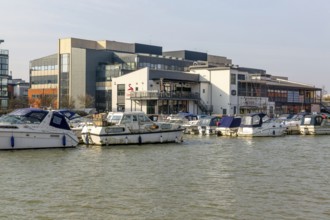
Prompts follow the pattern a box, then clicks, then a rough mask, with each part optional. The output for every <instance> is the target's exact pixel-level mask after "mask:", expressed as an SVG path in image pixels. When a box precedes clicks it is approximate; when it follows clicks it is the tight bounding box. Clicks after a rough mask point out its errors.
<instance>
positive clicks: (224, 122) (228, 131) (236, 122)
mask: <svg viewBox="0 0 330 220" xmlns="http://www.w3.org/2000/svg"><path fill="white" fill-rule="evenodd" d="M241 120H242V119H241V118H240V117H234V116H224V117H223V118H222V119H221V121H220V125H219V127H217V128H216V129H215V130H216V133H217V135H218V136H237V131H238V128H239V126H240V125H241Z"/></svg>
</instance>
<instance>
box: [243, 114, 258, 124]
mask: <svg viewBox="0 0 330 220" xmlns="http://www.w3.org/2000/svg"><path fill="white" fill-rule="evenodd" d="M259 121H260V117H259V115H254V116H244V117H243V118H242V121H241V125H258V124H259Z"/></svg>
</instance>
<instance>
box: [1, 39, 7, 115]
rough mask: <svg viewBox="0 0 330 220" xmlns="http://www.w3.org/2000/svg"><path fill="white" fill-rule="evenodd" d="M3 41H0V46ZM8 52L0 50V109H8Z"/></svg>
mask: <svg viewBox="0 0 330 220" xmlns="http://www.w3.org/2000/svg"><path fill="white" fill-rule="evenodd" d="M3 42H4V40H0V45H1V43H3ZM8 66H9V51H8V50H5V49H1V48H0V109H7V108H8V77H9V72H8Z"/></svg>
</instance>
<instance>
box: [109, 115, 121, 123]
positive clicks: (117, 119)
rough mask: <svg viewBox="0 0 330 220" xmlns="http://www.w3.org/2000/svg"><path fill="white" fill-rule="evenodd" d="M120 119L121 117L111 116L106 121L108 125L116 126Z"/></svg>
mask: <svg viewBox="0 0 330 220" xmlns="http://www.w3.org/2000/svg"><path fill="white" fill-rule="evenodd" d="M121 118H122V115H112V116H111V117H110V119H109V120H108V121H109V122H110V123H114V124H118V123H119V122H120V120H121Z"/></svg>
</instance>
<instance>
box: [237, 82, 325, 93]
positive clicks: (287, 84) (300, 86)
mask: <svg viewBox="0 0 330 220" xmlns="http://www.w3.org/2000/svg"><path fill="white" fill-rule="evenodd" d="M239 82H247V83H256V84H265V85H267V86H278V87H291V88H298V89H312V90H321V89H320V88H316V87H315V86H312V85H307V84H303V83H298V82H292V81H288V80H281V79H278V80H262V79H261V80H239Z"/></svg>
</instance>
